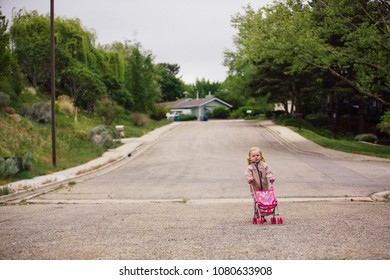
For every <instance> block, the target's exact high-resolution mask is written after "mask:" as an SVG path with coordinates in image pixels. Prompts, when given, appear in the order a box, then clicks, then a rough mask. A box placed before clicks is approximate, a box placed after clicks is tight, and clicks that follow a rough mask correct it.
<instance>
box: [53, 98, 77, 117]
mask: <svg viewBox="0 0 390 280" xmlns="http://www.w3.org/2000/svg"><path fill="white" fill-rule="evenodd" d="M57 99H58V102H57V103H56V104H58V107H59V110H60V111H61V112H65V113H69V114H73V113H74V106H73V101H72V99H71V98H70V97H69V96H67V95H60V96H58V98H57Z"/></svg>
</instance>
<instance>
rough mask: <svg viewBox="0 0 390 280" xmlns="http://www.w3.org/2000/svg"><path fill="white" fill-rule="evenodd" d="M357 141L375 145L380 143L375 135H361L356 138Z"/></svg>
mask: <svg viewBox="0 0 390 280" xmlns="http://www.w3.org/2000/svg"><path fill="white" fill-rule="evenodd" d="M355 141H363V142H370V143H374V142H376V141H378V137H377V136H376V135H375V134H370V133H367V134H359V135H356V136H355Z"/></svg>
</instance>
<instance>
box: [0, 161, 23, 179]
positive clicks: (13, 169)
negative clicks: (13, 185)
mask: <svg viewBox="0 0 390 280" xmlns="http://www.w3.org/2000/svg"><path fill="white" fill-rule="evenodd" d="M18 172H19V168H18V164H17V162H16V160H14V159H13V158H7V159H4V158H2V157H0V178H2V179H6V178H12V177H13V176H15V175H16V174H17V173H18Z"/></svg>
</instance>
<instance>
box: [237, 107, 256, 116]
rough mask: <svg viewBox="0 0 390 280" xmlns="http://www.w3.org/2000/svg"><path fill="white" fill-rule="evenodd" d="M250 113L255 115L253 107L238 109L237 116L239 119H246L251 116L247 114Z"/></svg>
mask: <svg viewBox="0 0 390 280" xmlns="http://www.w3.org/2000/svg"><path fill="white" fill-rule="evenodd" d="M248 111H252V115H253V113H254V111H253V107H252V106H243V107H240V108H238V109H237V111H236V116H237V117H238V118H245V117H247V116H249V115H250V113H247V112H248Z"/></svg>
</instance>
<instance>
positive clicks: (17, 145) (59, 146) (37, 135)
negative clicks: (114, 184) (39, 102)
mask: <svg viewBox="0 0 390 280" xmlns="http://www.w3.org/2000/svg"><path fill="white" fill-rule="evenodd" d="M48 101H49V100H46V101H45V102H48ZM19 105H20V104H16V106H15V107H16V108H17V107H18V106H19ZM21 107H22V106H20V108H17V111H16V112H12V111H15V109H13V110H8V111H11V112H12V113H13V114H10V113H6V112H5V111H3V112H0V139H1V141H0V156H1V157H15V156H18V157H22V156H24V155H25V154H26V153H31V155H32V170H31V171H25V172H23V173H20V174H18V175H16V176H15V177H14V178H7V179H5V178H0V185H4V184H6V183H8V182H11V181H16V180H19V179H27V178H32V177H35V176H39V175H43V174H48V173H50V172H55V171H58V170H63V169H67V168H69V167H72V166H76V165H79V164H82V163H85V162H87V161H89V160H91V159H94V158H96V157H98V156H100V155H101V154H103V153H104V152H105V151H106V150H107V148H108V147H103V146H101V145H97V144H94V143H93V142H92V141H91V140H90V139H89V137H88V133H89V132H90V131H91V130H92V129H93V128H95V127H97V126H99V125H101V120H100V118H99V117H98V116H96V115H94V114H91V113H87V112H80V113H79V114H78V118H77V121H76V120H75V117H74V115H73V114H70V113H67V112H62V111H59V112H56V150H57V151H56V158H57V166H56V167H54V166H53V165H52V140H51V124H50V122H49V123H38V122H36V121H32V120H30V119H28V118H26V117H23V116H21V114H22V111H23V110H22V109H21ZM118 124H121V125H124V127H125V135H126V137H139V136H142V135H143V134H145V133H146V132H148V131H150V130H153V129H154V128H156V127H159V126H163V125H165V124H167V121H166V120H162V121H154V120H150V119H148V120H147V121H146V122H145V124H143V125H139V126H136V125H134V124H133V123H132V121H131V119H130V116H129V115H126V114H125V113H123V114H122V115H120V116H118V117H117V118H116V120H115V121H114V123H113V124H112V125H111V126H110V128H111V130H114V127H115V125H118ZM117 145H119V144H118V143H116V142H114V146H113V147H115V146H117Z"/></svg>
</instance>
